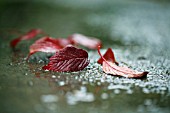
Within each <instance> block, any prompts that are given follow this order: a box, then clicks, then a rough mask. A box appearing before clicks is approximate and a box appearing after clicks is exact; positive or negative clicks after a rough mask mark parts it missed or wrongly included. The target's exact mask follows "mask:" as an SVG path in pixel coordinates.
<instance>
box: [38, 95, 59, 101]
mask: <svg viewBox="0 0 170 113" xmlns="http://www.w3.org/2000/svg"><path fill="white" fill-rule="evenodd" d="M41 100H42V102H45V103H50V102H57V101H58V97H57V96H56V95H51V94H49V95H42V96H41Z"/></svg>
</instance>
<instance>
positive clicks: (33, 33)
mask: <svg viewBox="0 0 170 113" xmlns="http://www.w3.org/2000/svg"><path fill="white" fill-rule="evenodd" d="M40 33H43V32H42V30H41V29H32V30H30V31H29V32H27V33H26V34H25V35H23V36H20V37H18V38H16V39H14V40H12V41H11V42H10V46H11V47H13V48H14V47H15V46H16V45H17V44H18V43H19V42H20V41H21V40H29V39H32V38H34V37H36V36H37V35H38V34H40Z"/></svg>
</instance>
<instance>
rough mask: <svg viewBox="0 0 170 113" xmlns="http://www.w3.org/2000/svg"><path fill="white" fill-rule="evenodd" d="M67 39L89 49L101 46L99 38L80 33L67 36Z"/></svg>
mask: <svg viewBox="0 0 170 113" xmlns="http://www.w3.org/2000/svg"><path fill="white" fill-rule="evenodd" d="M68 39H70V40H71V41H72V42H73V43H75V44H77V45H82V46H85V47H87V48H89V49H97V48H98V46H102V43H101V41H100V40H99V39H97V38H94V37H88V36H85V35H82V34H73V35H71V36H69V37H68Z"/></svg>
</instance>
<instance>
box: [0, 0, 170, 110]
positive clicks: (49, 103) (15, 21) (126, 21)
mask: <svg viewBox="0 0 170 113" xmlns="http://www.w3.org/2000/svg"><path fill="white" fill-rule="evenodd" d="M8 1H9V0H7V1H6V2H0V15H1V16H0V26H1V27H0V70H1V72H0V81H1V82H0V113H1V112H2V113H11V112H12V113H47V112H48V113H56V112H57V113H67V112H69V113H75V112H77V113H78V112H80V113H144V112H145V113H169V111H170V107H169V105H170V51H169V49H170V46H169V43H170V38H169V36H170V32H169V31H170V21H169V20H168V19H169V18H170V13H169V12H170V3H169V2H167V1H164V2H160V1H159V0H157V1H131V0H128V1H127V2H124V1H121V0H120V1H114V0H108V1H107V2H106V1H103V0H96V1H91V0H86V1H83V0H70V1H67V2H64V1H62V0H57V1H55V0H51V1H48V2H47V1H44V2H39V1H34V2H14V1H13V2H10V1H9V2H8ZM32 28H41V29H43V30H44V31H45V32H46V33H48V34H49V35H50V36H53V37H67V36H69V35H70V34H73V33H82V34H85V35H88V36H93V37H97V38H99V39H101V40H102V42H103V45H104V47H103V49H101V52H102V53H104V52H105V51H106V49H107V48H108V47H111V48H112V49H113V51H114V52H115V57H116V59H117V61H118V62H120V65H125V66H128V67H130V68H132V69H135V70H138V71H144V70H145V71H149V75H148V76H147V78H146V79H129V78H122V77H116V76H111V75H107V74H105V73H104V72H103V71H102V67H101V66H100V65H99V64H97V63H96V61H97V59H98V58H99V55H98V53H97V51H95V50H93V51H92V50H87V51H88V53H89V57H90V58H89V59H90V60H91V62H90V64H89V66H88V67H87V68H85V69H84V70H82V71H79V72H72V73H57V72H48V71H43V70H42V69H41V67H42V66H43V65H44V63H46V62H47V60H46V57H47V56H49V55H50V54H44V53H37V54H35V55H33V56H32V57H31V59H30V63H27V62H26V61H25V57H26V56H27V54H28V48H29V45H30V44H31V43H33V42H34V39H33V40H31V41H23V42H21V43H20V44H19V45H18V46H17V50H16V51H12V49H11V48H10V47H9V42H10V41H11V40H12V39H14V38H16V37H18V36H19V35H20V34H22V33H23V32H26V31H28V30H30V29H32ZM39 37H40V36H39ZM39 37H37V38H36V39H38V38H39Z"/></svg>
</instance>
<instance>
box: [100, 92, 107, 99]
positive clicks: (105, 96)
mask: <svg viewBox="0 0 170 113" xmlns="http://www.w3.org/2000/svg"><path fill="white" fill-rule="evenodd" d="M108 97H109V95H108V94H107V93H102V94H101V98H102V99H104V100H105V99H108Z"/></svg>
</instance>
